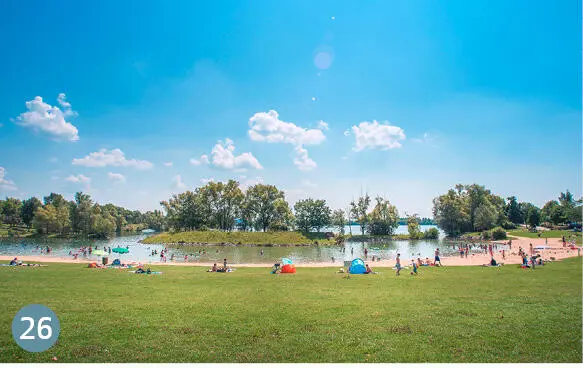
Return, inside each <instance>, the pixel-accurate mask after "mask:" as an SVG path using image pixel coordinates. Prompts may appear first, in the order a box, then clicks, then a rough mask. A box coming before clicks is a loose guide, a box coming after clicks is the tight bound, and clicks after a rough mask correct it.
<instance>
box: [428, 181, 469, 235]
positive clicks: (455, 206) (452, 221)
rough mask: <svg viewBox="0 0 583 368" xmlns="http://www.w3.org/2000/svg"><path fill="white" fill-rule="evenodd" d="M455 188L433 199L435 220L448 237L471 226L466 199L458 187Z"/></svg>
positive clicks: (458, 233) (467, 229)
mask: <svg viewBox="0 0 583 368" xmlns="http://www.w3.org/2000/svg"><path fill="white" fill-rule="evenodd" d="M456 189H458V190H457V191H455V190H453V189H450V190H449V191H448V192H447V193H446V194H444V195H441V196H439V197H437V198H434V199H433V217H434V219H435V222H436V223H437V225H438V226H439V227H440V228H441V229H443V231H444V232H445V233H446V235H447V236H449V237H455V236H458V235H460V234H461V233H462V232H465V231H470V230H471V229H472V227H473V226H472V224H471V223H470V215H469V211H468V209H467V206H466V201H465V199H464V197H463V196H462V193H461V190H460V189H459V187H456Z"/></svg>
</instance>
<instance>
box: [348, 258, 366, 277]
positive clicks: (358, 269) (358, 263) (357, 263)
mask: <svg viewBox="0 0 583 368" xmlns="http://www.w3.org/2000/svg"><path fill="white" fill-rule="evenodd" d="M348 272H350V273H351V274H363V273H365V272H366V267H365V266H364V261H363V260H362V259H360V258H357V259H355V260H354V261H352V264H351V265H350V269H349V270H348Z"/></svg>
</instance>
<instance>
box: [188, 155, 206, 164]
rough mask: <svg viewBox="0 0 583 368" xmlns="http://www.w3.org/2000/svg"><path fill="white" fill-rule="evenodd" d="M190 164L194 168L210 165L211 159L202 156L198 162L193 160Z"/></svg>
mask: <svg viewBox="0 0 583 368" xmlns="http://www.w3.org/2000/svg"><path fill="white" fill-rule="evenodd" d="M190 163H191V164H192V165H194V166H200V165H208V164H209V157H208V156H207V155H202V156H200V158H199V159H198V160H197V159H196V158H191V159H190Z"/></svg>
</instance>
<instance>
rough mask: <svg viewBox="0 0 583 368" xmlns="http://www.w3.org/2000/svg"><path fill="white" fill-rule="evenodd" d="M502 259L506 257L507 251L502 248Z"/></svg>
mask: <svg viewBox="0 0 583 368" xmlns="http://www.w3.org/2000/svg"><path fill="white" fill-rule="evenodd" d="M502 259H506V253H505V252H504V249H502Z"/></svg>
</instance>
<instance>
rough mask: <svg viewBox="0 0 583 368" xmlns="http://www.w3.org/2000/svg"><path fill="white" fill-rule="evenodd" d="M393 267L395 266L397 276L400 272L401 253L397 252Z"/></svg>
mask: <svg viewBox="0 0 583 368" xmlns="http://www.w3.org/2000/svg"><path fill="white" fill-rule="evenodd" d="M395 267H396V268H397V276H399V275H400V274H401V254H400V253H397V263H396V264H395Z"/></svg>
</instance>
